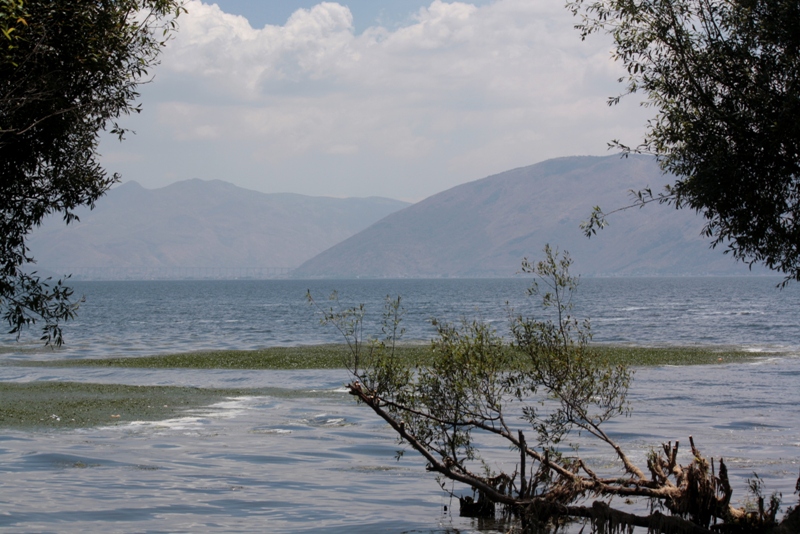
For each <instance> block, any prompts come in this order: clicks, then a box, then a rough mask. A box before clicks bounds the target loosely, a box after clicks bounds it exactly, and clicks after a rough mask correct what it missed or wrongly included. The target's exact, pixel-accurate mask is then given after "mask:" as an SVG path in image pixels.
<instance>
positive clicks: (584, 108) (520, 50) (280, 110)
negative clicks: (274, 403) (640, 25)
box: [147, 0, 641, 197]
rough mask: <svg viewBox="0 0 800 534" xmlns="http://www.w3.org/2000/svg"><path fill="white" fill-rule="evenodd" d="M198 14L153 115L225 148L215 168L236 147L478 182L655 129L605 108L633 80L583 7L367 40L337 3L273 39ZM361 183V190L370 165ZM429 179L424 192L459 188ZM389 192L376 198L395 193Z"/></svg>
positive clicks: (427, 14) (466, 20) (184, 21)
mask: <svg viewBox="0 0 800 534" xmlns="http://www.w3.org/2000/svg"><path fill="white" fill-rule="evenodd" d="M186 7H187V9H188V13H187V14H186V15H182V16H181V18H180V19H179V23H180V30H179V32H178V34H177V36H176V38H175V39H174V40H173V41H171V42H170V44H169V45H168V48H167V50H166V51H165V54H164V57H163V63H162V65H161V66H160V67H159V69H158V72H157V77H156V83H155V84H153V86H152V87H151V88H149V89H148V92H147V97H148V99H149V102H148V103H147V105H149V106H153V105H155V106H156V108H157V113H156V115H157V117H158V119H157V120H158V127H159V128H160V129H161V131H162V132H165V135H166V136H167V137H168V138H170V139H172V140H173V141H174V142H176V143H181V142H184V143H187V142H197V141H203V140H205V141H209V140H214V141H216V142H218V144H217V145H216V146H217V147H218V148H219V150H220V153H219V154H216V155H211V154H209V156H208V157H222V158H224V157H225V155H224V153H223V151H224V143H238V144H239V145H242V146H245V147H247V151H248V153H250V154H251V158H252V161H253V163H254V165H256V164H257V165H258V167H257V168H258V169H260V171H263V169H264V166H265V165H266V166H267V167H268V166H269V165H273V164H274V165H277V164H281V165H286V164H287V162H289V161H291V160H292V159H294V158H305V160H306V162H305V164H304V169H305V171H304V172H308V168H309V166H308V160H309V159H311V160H313V159H314V158H315V157H317V156H322V155H324V156H325V158H326V159H325V161H326V164H329V163H330V159H329V158H330V157H334V158H335V157H340V158H346V159H348V160H352V159H354V158H355V159H357V158H358V157H367V156H368V157H369V158H370V161H372V162H373V163H375V162H380V161H383V162H384V163H383V164H384V165H386V166H387V167H389V166H392V167H395V166H397V165H403V164H412V163H413V164H414V165H423V164H424V165H427V166H428V167H429V168H430V169H431V170H430V173H431V174H433V173H440V172H441V171H442V170H446V169H449V171H446V172H451V173H464V172H469V173H470V174H472V175H470V176H463V177H462V178H460V181H466V180H467V179H474V178H477V177H480V176H482V174H480V173H486V174H488V173H490V172H499V171H502V170H505V169H506V168H509V166H510V165H512V164H514V165H517V164H526V163H533V162H535V161H538V160H540V159H545V158H546V157H551V156H556V155H566V154H571V153H601V152H602V151H603V150H604V149H605V143H606V142H607V141H608V140H610V139H611V138H612V137H617V136H615V135H613V134H611V133H610V130H609V124H613V123H614V121H615V120H616V121H617V122H622V123H625V120H627V121H628V123H630V121H631V118H635V119H636V120H637V121H638V122H641V120H640V117H641V114H637V112H635V111H632V110H626V111H625V113H624V114H623V116H622V117H620V116H619V115H617V117H616V119H615V118H614V115H613V114H611V113H610V112H609V110H608V108H607V106H606V105H605V100H606V98H607V97H609V96H612V95H613V94H615V93H616V92H617V91H618V90H619V88H618V87H617V86H616V83H615V80H616V78H617V77H619V76H620V75H621V72H620V68H619V66H618V65H616V64H614V63H613V62H612V61H611V60H610V56H609V52H608V50H609V47H608V42H606V41H605V40H604V39H602V38H598V39H593V40H590V41H586V42H582V41H581V40H580V38H579V36H578V35H577V32H575V31H574V30H572V25H573V23H574V21H573V20H572V19H571V16H570V14H569V12H568V11H567V10H566V9H565V8H564V7H563V6H562V5H561V4H559V3H558V2H552V1H551V0H497V1H495V2H493V3H491V4H488V5H484V6H481V7H476V6H474V5H472V4H467V3H460V2H443V1H441V0H434V1H433V2H432V3H431V4H430V5H428V6H427V7H423V8H421V9H419V11H418V12H417V13H416V14H415V15H414V17H413V19H412V21H411V23H410V24H408V25H406V26H404V27H400V28H396V29H391V30H390V29H386V28H383V27H372V28H368V29H367V30H365V31H363V32H362V33H360V34H356V33H355V30H354V26H353V14H352V13H351V12H350V10H349V9H348V8H347V7H345V6H343V5H341V4H338V3H334V2H321V3H320V4H318V5H316V6H314V7H313V8H311V9H301V10H298V11H296V12H295V13H294V14H293V15H292V16H291V18H290V19H289V20H288V21H287V22H286V24H284V25H282V26H270V25H268V26H265V27H264V28H261V29H254V28H252V27H251V26H250V25H249V23H248V22H247V20H246V19H244V18H242V17H238V16H234V15H230V14H226V13H224V12H223V11H221V10H220V9H219V8H218V7H217V6H216V5H215V4H206V3H203V2H201V1H200V0H190V1H189V2H188V3H187V5H186ZM154 102H155V104H154ZM626 128H628V130H630V129H631V128H630V127H629V126H626ZM240 168H244V167H242V166H241V164H240ZM284 168H285V167H284ZM371 168H374V165H372V167H371ZM254 169H255V167H254ZM244 172H245V174H246V173H247V171H244ZM255 172H256V171H255V170H254V171H253V173H254V174H255ZM476 173H477V175H476ZM352 174H353V180H358V179H359V178H358V176H359V174H358V172H357V170H356V167H354V168H353V173H352ZM372 175H374V173H371V176H372ZM371 176H370V177H367V176H366V175H363V176H362V177H361V178H360V180H361V182H360V184H359V186H358V187H363V185H364V184H365V183H368V181H369V180H374V178H372V177H371ZM383 179H384V180H388V181H390V182H391V181H392V180H400V174H399V173H397V172H392V173H386V176H384V178H383ZM419 181H420V183H419V184H417V185H418V189H419V192H418V193H417V192H414V193H411V194H410V195H416V194H421V195H425V194H430V193H433V192H435V191H437V190H441V189H444V188H445V187H447V186H449V185H452V184H453V183H457V182H458V181H459V177H458V176H456V175H455V174H453V175H451V176H447V177H442V178H441V181H440V182H437V183H436V184H434V182H432V181H431V180H430V177H422V178H420V179H419ZM353 183H355V182H353ZM404 183H405V185H409V181H408V180H406V181H405V182H404ZM329 185H330V184H329ZM384 185H385V186H386V187H383V186H382V187H383V189H380V188H379V187H375V188H373V190H371V191H368V193H369V194H373V193H379V194H389V193H386V192H385V191H389V189H390V187H391V186H390V184H388V183H387V184H384ZM395 186H397V187H399V184H395ZM343 187H348V186H347V185H343ZM434 187H435V188H436V189H435V190H430V189H432V188H434ZM425 188H427V189H428V190H425ZM262 189H268V187H262ZM345 192H346V191H345ZM410 195H409V194H408V193H406V194H395V195H394V196H405V197H408V196H410Z"/></svg>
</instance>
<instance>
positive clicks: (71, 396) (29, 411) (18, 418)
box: [0, 382, 252, 428]
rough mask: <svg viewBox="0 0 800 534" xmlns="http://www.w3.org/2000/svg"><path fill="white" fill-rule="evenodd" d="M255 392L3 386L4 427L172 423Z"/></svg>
mask: <svg viewBox="0 0 800 534" xmlns="http://www.w3.org/2000/svg"><path fill="white" fill-rule="evenodd" d="M246 393H247V394H252V391H251V390H224V389H200V388H187V387H170V386H127V385H121V384H84V383H77V382H26V383H16V382H0V397H2V399H3V402H2V404H0V427H6V428H8V427H11V428H79V427H89V426H102V425H114V424H120V423H128V422H131V421H154V420H161V419H167V418H170V417H174V416H177V415H179V414H181V413H184V412H185V411H186V410H189V409H191V408H198V407H200V406H207V405H209V404H213V403H214V402H217V401H219V400H221V399H223V398H226V397H230V396H234V395H244V394H246Z"/></svg>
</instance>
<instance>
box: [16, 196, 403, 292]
mask: <svg viewBox="0 0 800 534" xmlns="http://www.w3.org/2000/svg"><path fill="white" fill-rule="evenodd" d="M405 206H408V203H405V202H400V201H396V200H390V199H385V198H347V199H337V198H326V197H309V196H303V195H295V194H264V193H258V192H255V191H250V190H246V189H242V188H239V187H236V186H234V185H232V184H230V183H226V182H222V181H219V180H214V181H202V180H188V181H184V182H178V183H175V184H172V185H170V186H167V187H164V188H161V189H153V190H149V189H144V188H142V187H141V186H140V185H139V184H137V183H136V182H128V183H126V184H124V185H121V186H119V187H117V188H115V189H112V190H111V191H110V192H109V193H108V194H107V195H106V196H105V197H103V198H101V199H100V200H99V201H98V202H97V207H96V209H95V210H93V211H88V210H84V211H82V212H81V216H80V218H81V220H80V222H79V223H75V224H70V225H69V226H65V225H64V224H63V222H61V221H60V220H50V221H47V222H46V224H45V225H43V227H42V228H40V229H37V230H36V231H35V232H34V234H33V235H32V238H31V240H30V244H31V249H32V251H33V254H34V257H35V258H36V259H37V260H38V264H39V266H41V267H43V268H47V269H51V270H54V271H57V272H63V271H66V270H73V271H75V270H77V271H78V272H80V270H81V269H82V268H95V269H98V268H99V269H105V270H116V271H118V272H123V273H128V275H130V276H135V274H136V273H147V272H153V271H155V272H165V271H164V269H169V268H176V267H182V268H198V267H204V268H239V267H258V268H262V269H263V268H291V267H296V266H297V265H299V264H301V263H302V262H303V261H305V260H307V259H309V258H311V257H312V256H314V255H315V254H317V253H319V252H321V251H323V250H325V249H326V248H328V247H330V246H332V245H334V244H336V243H337V242H339V241H341V240H343V239H345V238H347V237H350V236H351V235H353V234H355V233H356V232H358V231H360V230H363V229H364V228H366V227H367V226H369V225H370V224H372V223H373V222H375V221H377V220H379V219H381V218H383V217H384V216H386V215H388V214H390V213H392V212H394V211H396V210H398V209H401V208H403V207H405ZM159 270H160V271H159Z"/></svg>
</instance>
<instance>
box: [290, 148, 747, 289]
mask: <svg viewBox="0 0 800 534" xmlns="http://www.w3.org/2000/svg"><path fill="white" fill-rule="evenodd" d="M667 182H668V180H666V179H665V177H664V176H663V175H662V174H661V172H660V170H659V168H658V166H657V165H656V163H655V161H654V160H653V159H651V158H647V157H631V158H627V159H621V158H620V157H619V156H616V155H615V156H608V157H569V158H559V159H554V160H548V161H545V162H542V163H539V164H536V165H531V166H529V167H523V168H519V169H514V170H511V171H507V172H504V173H501V174H497V175H494V176H489V177H488V178H484V179H482V180H478V181H475V182H471V183H467V184H463V185H460V186H457V187H454V188H452V189H449V190H447V191H444V192H442V193H439V194H437V195H434V196H432V197H430V198H427V199H425V200H423V201H422V202H419V203H417V204H414V205H413V206H409V207H408V208H406V209H404V210H401V211H398V212H396V213H393V214H392V215H389V216H388V217H386V218H385V219H383V220H381V221H379V222H377V223H375V224H374V225H372V226H371V227H369V228H368V229H366V230H364V231H363V232H361V233H359V234H357V235H354V236H353V237H351V238H349V239H347V240H345V241H344V242H342V243H339V244H338V245H336V246H334V247H332V248H330V249H328V250H326V251H325V252H323V253H321V254H319V255H318V256H316V257H314V258H312V259H310V260H309V261H307V262H306V263H304V264H303V265H301V266H300V267H299V268H298V269H297V270H296V271H294V273H293V275H294V276H296V277H348V278H349V277H437V276H454V277H455V276H468V277H472V276H509V275H512V274H514V273H515V272H517V271H518V270H519V267H520V261H521V260H522V258H523V257H525V256H528V257H529V258H531V259H535V258H537V257H539V256H541V250H542V248H543V247H544V245H545V244H546V243H550V244H551V245H553V246H558V247H559V248H561V249H562V250H563V249H566V250H569V252H570V253H571V254H572V256H573V257H574V258H575V272H576V273H583V274H585V275H635V274H639V275H643V274H652V275H664V274H708V273H715V274H723V273H742V272H744V271H745V270H746V269H744V268H743V266H742V265H741V264H736V263H735V262H734V261H733V260H732V259H731V258H730V257H728V256H725V255H723V254H722V252H721V251H720V250H714V251H711V250H709V249H708V241H707V240H704V239H702V238H701V237H699V233H700V229H701V227H702V220H701V219H700V217H698V216H697V215H695V214H694V213H692V212H691V211H689V210H682V211H676V210H675V209H673V208H670V207H668V206H657V205H652V206H648V207H647V208H645V209H642V210H638V209H634V210H629V211H627V212H624V213H617V214H614V215H613V216H612V217H611V219H610V221H611V225H610V226H609V227H607V228H606V229H604V230H602V231H601V232H599V234H598V235H597V236H596V237H594V238H592V239H587V238H585V237H584V236H583V234H582V233H581V231H580V228H579V224H580V222H581V221H583V220H585V219H586V218H587V217H588V216H589V215H590V213H591V210H592V207H593V206H595V205H600V206H602V207H603V208H604V209H606V210H611V209H614V208H616V207H620V206H623V205H626V204H628V203H629V202H630V197H629V193H628V191H629V190H630V189H639V188H642V187H645V186H648V185H649V186H651V187H653V189H654V190H656V189H657V188H660V186H661V185H662V184H664V183H667Z"/></svg>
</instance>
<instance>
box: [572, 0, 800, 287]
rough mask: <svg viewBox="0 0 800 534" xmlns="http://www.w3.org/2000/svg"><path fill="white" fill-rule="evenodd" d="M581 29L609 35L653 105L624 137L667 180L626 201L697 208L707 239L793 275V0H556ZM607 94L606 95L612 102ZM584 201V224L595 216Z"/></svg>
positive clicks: (799, 150) (797, 46) (635, 86)
mask: <svg viewBox="0 0 800 534" xmlns="http://www.w3.org/2000/svg"><path fill="white" fill-rule="evenodd" d="M567 6H568V8H569V9H571V10H572V12H573V13H574V14H575V15H576V16H579V17H580V23H579V24H577V26H576V28H577V29H579V30H580V32H581V36H582V37H583V38H584V39H585V38H586V37H587V36H588V35H590V34H592V33H596V32H606V33H608V34H609V35H611V37H612V38H613V41H614V49H613V52H612V55H613V57H614V59H616V60H618V61H621V62H622V64H623V65H624V66H625V69H626V71H627V76H626V77H624V78H620V82H625V83H626V84H627V86H626V90H625V92H624V94H623V95H621V96H625V95H627V94H631V93H641V94H643V95H644V96H645V102H644V105H645V106H648V107H653V108H654V109H655V110H656V115H655V117H654V118H653V119H651V120H650V121H648V123H647V130H646V133H645V136H644V139H643V140H642V142H641V144H639V145H638V146H636V147H635V148H630V147H629V146H626V145H623V144H622V143H620V142H618V141H614V142H612V143H611V145H612V146H616V147H618V148H621V149H622V150H623V152H624V153H626V154H627V153H630V152H636V153H645V154H653V155H655V156H656V157H657V158H658V160H659V162H660V165H661V168H662V169H663V170H664V172H665V173H670V174H672V175H674V177H675V182H674V183H673V184H671V185H669V186H668V187H666V189H665V190H664V191H662V192H659V193H656V194H654V193H653V192H652V191H651V190H649V189H645V190H643V191H639V192H636V193H635V195H636V198H635V202H634V205H636V206H643V205H644V204H647V203H649V202H659V203H666V204H669V205H672V206H674V207H675V208H691V209H694V210H696V211H697V212H699V213H702V214H703V216H704V217H705V219H706V223H705V227H704V234H705V235H706V236H708V237H710V238H711V239H712V241H711V243H712V246H714V247H716V246H717V245H720V244H724V245H726V247H727V250H726V252H731V253H732V254H733V256H734V257H735V258H736V259H738V260H742V261H744V262H746V263H748V264H750V265H751V266H752V265H753V264H754V263H763V264H764V265H766V266H767V267H769V268H770V269H773V270H776V271H779V272H781V273H784V274H785V275H786V279H785V281H784V284H785V283H787V282H788V281H790V280H800V3H798V2H797V1H796V0H601V1H595V0H568V3H567ZM621 96H617V97H614V98H611V99H610V101H609V104H615V103H617V102H619V100H620V98H621ZM605 215H606V214H604V213H603V212H602V211H601V210H600V208H599V207H598V208H595V212H594V213H593V214H592V217H591V219H590V220H589V221H588V223H586V224H585V226H584V229H585V231H586V233H587V235H591V234H592V233H594V231H595V229H596V228H599V227H602V226H604V225H605V223H606V219H605Z"/></svg>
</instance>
